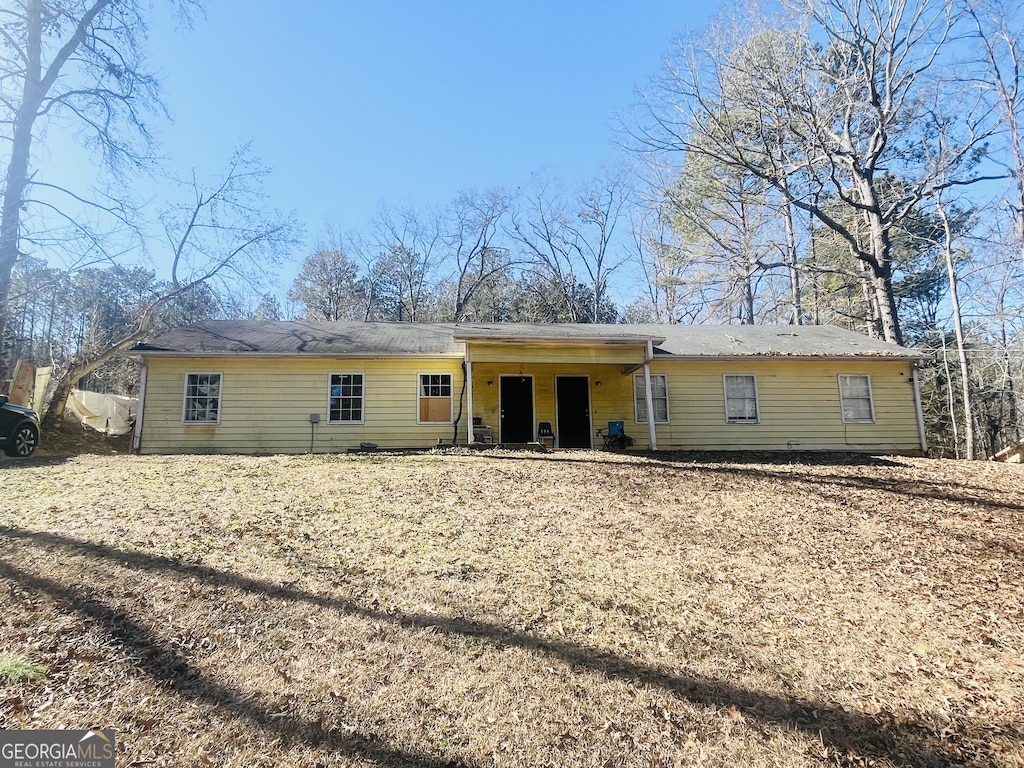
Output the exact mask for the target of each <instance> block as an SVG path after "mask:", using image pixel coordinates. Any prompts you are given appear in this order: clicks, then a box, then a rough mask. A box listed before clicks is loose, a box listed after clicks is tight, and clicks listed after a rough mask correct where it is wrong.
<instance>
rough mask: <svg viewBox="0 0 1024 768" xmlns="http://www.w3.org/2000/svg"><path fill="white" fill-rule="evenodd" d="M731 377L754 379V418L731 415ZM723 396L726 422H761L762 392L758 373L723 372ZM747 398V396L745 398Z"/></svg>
mask: <svg viewBox="0 0 1024 768" xmlns="http://www.w3.org/2000/svg"><path fill="white" fill-rule="evenodd" d="M730 378H734V379H736V378H745V379H753V380H754V418H752V419H740V418H735V417H731V416H729V383H728V380H729V379H730ZM722 397H723V400H724V403H725V422H726V424H760V423H761V393H760V391H759V388H758V386H757V374H754V373H723V374H722ZM744 399H746V398H744Z"/></svg>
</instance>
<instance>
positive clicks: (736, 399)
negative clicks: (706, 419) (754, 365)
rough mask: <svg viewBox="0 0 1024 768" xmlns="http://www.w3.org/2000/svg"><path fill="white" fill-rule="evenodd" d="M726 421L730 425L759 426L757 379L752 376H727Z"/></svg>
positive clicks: (725, 380)
mask: <svg viewBox="0 0 1024 768" xmlns="http://www.w3.org/2000/svg"><path fill="white" fill-rule="evenodd" d="M724 384H725V420H726V421H727V422H729V423H730V424H757V422H758V409H757V378H756V377H755V376H754V375H752V374H743V375H735V374H726V375H725V377H724Z"/></svg>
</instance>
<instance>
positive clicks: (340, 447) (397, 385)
mask: <svg viewBox="0 0 1024 768" xmlns="http://www.w3.org/2000/svg"><path fill="white" fill-rule="evenodd" d="M461 363H462V361H461V360H460V359H458V358H451V357H443V358H433V359H431V358H410V359H404V358H395V359H390V360H351V359H338V360H331V359H301V358H255V359H254V358H242V357H234V358H228V359H210V358H202V359H189V358H159V357H157V358H150V359H149V360H148V361H147V364H148V368H149V372H148V374H147V383H146V401H145V413H144V418H143V429H142V445H141V451H142V452H143V453H193V452H194V453H204V452H224V453H304V452H307V451H309V448H310V424H309V416H310V414H311V413H318V414H320V424H319V425H318V426H317V427H316V428H315V433H314V441H313V449H314V451H316V452H318V453H320V452H336V451H344V450H346V449H348V448H353V447H358V446H359V444H360V443H361V442H373V443H377V444H378V445H379V446H381V447H382V448H410V447H428V446H431V445H434V444H436V443H437V441H438V439H439V438H440V439H442V440H444V441H445V442H446V443H449V442H451V440H452V430H453V425H452V424H451V423H448V424H417V415H418V410H417V409H418V407H419V405H418V397H417V393H418V389H417V386H418V377H419V374H421V373H450V374H451V375H452V389H453V398H452V411H453V415H458V412H459V395H460V393H461V391H462V384H463V374H462V364H461ZM196 371H203V372H219V373H221V374H222V381H221V390H222V394H221V404H220V414H221V416H220V423H219V424H216V425H213V424H203V425H187V424H183V423H182V403H183V397H184V387H185V376H186V374H188V373H189V372H196ZM332 373H361V374H363V377H364V379H363V391H364V401H363V422H362V423H360V424H330V423H328V386H329V380H330V374H332ZM468 422H469V415H468V414H467V413H465V412H464V413H463V418H462V422H461V423H460V424H459V437H458V441H459V442H463V443H464V442H465V441H466V424H467V423H468Z"/></svg>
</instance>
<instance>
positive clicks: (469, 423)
mask: <svg viewBox="0 0 1024 768" xmlns="http://www.w3.org/2000/svg"><path fill="white" fill-rule="evenodd" d="M466 408H467V410H469V417H468V418H467V419H466V445H469V444H470V443H472V442H473V438H474V434H473V362H472V361H471V360H470V359H469V342H468V341H467V342H466Z"/></svg>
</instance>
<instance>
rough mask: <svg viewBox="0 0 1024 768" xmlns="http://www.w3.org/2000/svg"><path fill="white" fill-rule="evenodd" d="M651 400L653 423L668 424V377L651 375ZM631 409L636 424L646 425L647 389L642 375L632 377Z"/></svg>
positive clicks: (656, 374) (661, 374)
mask: <svg viewBox="0 0 1024 768" xmlns="http://www.w3.org/2000/svg"><path fill="white" fill-rule="evenodd" d="M651 400H652V401H653V402H654V423H655V424H668V376H666V375H665V374H663V373H652V374H651ZM633 409H634V413H635V415H636V423H637V424H646V423H647V389H646V387H645V386H644V377H643V374H640V373H638V374H634V376H633Z"/></svg>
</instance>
